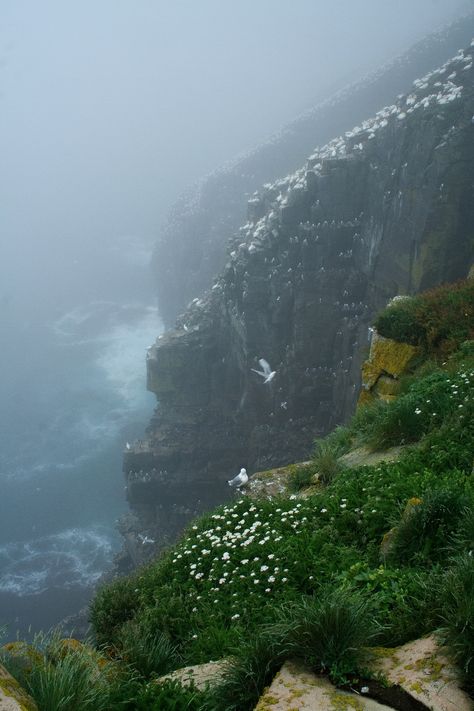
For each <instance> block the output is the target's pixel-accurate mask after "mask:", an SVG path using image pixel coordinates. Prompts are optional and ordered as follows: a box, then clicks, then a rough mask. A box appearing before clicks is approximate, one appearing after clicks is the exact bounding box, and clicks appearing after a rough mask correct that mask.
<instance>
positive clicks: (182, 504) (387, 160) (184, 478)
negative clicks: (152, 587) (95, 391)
mask: <svg viewBox="0 0 474 711" xmlns="http://www.w3.org/2000/svg"><path fill="white" fill-rule="evenodd" d="M473 53H474V46H470V47H469V48H468V49H467V50H465V51H463V52H462V51H460V52H458V54H457V55H456V56H455V57H454V58H453V59H452V60H451V61H449V62H447V63H446V64H445V65H443V66H442V67H441V68H440V69H437V70H435V71H433V72H431V73H430V74H428V75H427V76H425V77H423V78H422V79H420V80H417V81H415V82H414V85H413V87H412V90H411V91H410V93H408V94H407V95H404V96H403V97H401V98H400V99H399V100H398V102H397V103H396V104H394V105H392V106H388V107H386V108H384V109H382V110H381V111H379V112H378V113H377V114H376V116H375V117H374V118H372V119H370V120H367V121H363V122H362V123H361V124H360V125H359V126H357V127H356V128H354V129H353V130H352V131H349V132H347V133H346V134H345V135H344V136H343V137H340V138H337V139H334V140H333V141H331V142H330V143H329V144H327V145H326V146H324V147H323V148H319V149H317V150H316V151H315V152H314V153H313V154H312V155H311V156H310V158H309V159H308V160H307V161H306V163H305V165H304V166H303V167H302V168H301V169H300V170H298V171H296V172H295V173H293V174H292V175H289V176H287V177H286V178H284V179H282V180H278V181H276V182H274V183H272V184H267V185H265V186H264V188H263V189H262V190H261V191H260V192H259V194H258V195H256V196H255V197H254V198H253V199H252V200H251V201H250V203H249V207H248V221H247V223H246V224H245V225H244V227H242V228H241V230H240V233H239V235H238V236H237V237H235V238H234V240H233V243H232V246H231V249H230V254H229V256H228V262H227V264H226V266H225V268H224V270H223V271H222V273H221V275H220V276H219V278H218V279H217V280H216V281H215V283H214V285H213V286H212V288H211V289H210V290H209V291H208V292H207V293H206V294H205V295H204V296H203V297H202V298H201V299H195V300H194V302H193V303H192V304H191V306H190V308H189V309H188V310H187V311H186V312H185V313H184V314H183V316H181V317H180V318H179V319H178V321H177V324H176V327H175V329H174V330H172V331H169V332H168V333H166V334H165V335H164V336H162V337H160V339H159V340H158V341H157V343H156V345H155V346H153V347H152V348H151V349H150V350H149V352H148V359H147V367H148V387H149V389H150V390H151V391H153V392H155V393H156V396H157V399H158V407H157V409H156V412H155V415H154V417H153V419H152V421H151V423H150V427H149V429H148V432H147V439H146V440H145V441H144V442H142V443H139V444H138V445H135V446H134V447H133V448H132V450H131V451H130V452H127V453H126V455H125V460H124V470H125V474H126V477H127V486H128V499H129V502H130V506H131V507H132V510H133V511H134V512H135V513H136V514H138V518H139V525H140V526H141V531H142V535H143V532H145V533H146V535H149V536H151V537H152V538H153V540H157V541H158V540H159V541H160V542H161V543H162V542H163V541H164V540H166V539H167V538H170V537H174V536H175V535H176V534H177V533H178V532H179V531H180V530H181V528H182V527H183V525H184V523H185V522H186V521H187V520H188V519H189V518H190V517H191V515H194V514H195V513H197V512H198V511H200V510H203V509H206V508H208V507H210V506H213V505H215V504H216V503H218V502H221V501H223V500H224V499H225V498H226V496H227V495H228V493H227V484H226V479H228V478H230V476H231V475H233V474H235V473H237V472H238V471H239V469H240V467H241V466H245V467H247V469H248V471H249V472H252V471H254V470H255V469H267V468H270V467H272V466H276V465H282V464H285V463H287V462H290V461H294V460H295V459H299V460H301V459H304V458H305V456H307V455H308V454H309V451H310V449H311V445H312V441H313V439H314V438H315V436H318V435H324V434H325V433H326V432H328V431H329V430H331V429H332V428H333V427H334V426H335V425H337V424H338V423H341V422H344V420H345V419H346V418H347V417H348V415H349V414H350V413H351V412H352V410H353V408H354V406H355V402H356V399H357V396H358V390H359V373H360V366H361V360H362V359H363V357H364V351H366V350H367V347H368V327H369V325H370V323H371V320H372V318H373V316H374V314H375V313H376V312H377V311H378V310H379V309H380V308H381V307H383V306H384V305H385V304H386V303H387V301H388V300H389V299H390V298H392V297H393V296H394V295H396V294H410V293H414V292H417V291H418V290H421V289H426V288H429V287H430V286H434V285H436V284H439V283H440V282H442V281H454V280H456V279H458V278H461V277H465V276H466V271H467V268H468V267H467V265H469V264H470V263H471V262H472V252H473V237H474V199H473V198H474V69H473ZM262 357H263V358H265V359H266V360H267V361H268V362H269V363H270V365H271V367H272V370H276V375H275V377H274V378H273V380H272V381H271V382H269V383H267V384H264V383H263V379H262V378H261V377H260V376H259V375H258V374H256V373H254V372H253V371H252V368H256V369H258V359H259V358H262ZM133 555H134V556H135V557H137V558H138V559H139V558H140V555H139V554H138V553H137V551H136V550H135V551H134V552H133Z"/></svg>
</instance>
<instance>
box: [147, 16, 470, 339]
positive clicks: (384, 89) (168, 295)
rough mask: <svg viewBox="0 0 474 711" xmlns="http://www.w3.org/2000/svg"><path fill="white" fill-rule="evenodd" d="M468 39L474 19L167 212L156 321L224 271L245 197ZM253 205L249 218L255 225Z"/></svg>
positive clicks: (157, 261) (343, 94) (325, 106)
mask: <svg viewBox="0 0 474 711" xmlns="http://www.w3.org/2000/svg"><path fill="white" fill-rule="evenodd" d="M473 36H474V15H471V16H468V17H465V18H463V19H462V20H460V21H459V22H457V23H455V24H453V25H452V26H451V27H449V28H447V29H445V30H443V31H442V32H440V33H437V34H434V35H432V36H430V37H428V38H426V39H424V40H423V41H421V42H419V43H418V44H416V45H415V46H414V47H413V48H412V49H411V50H410V51H408V52H407V53H406V54H404V55H402V56H401V57H399V58H397V59H396V60H394V61H393V62H391V63H390V64H387V65H386V66H384V67H382V68H381V69H380V70H379V71H378V72H376V73H374V74H373V75H370V76H368V77H366V78H365V79H363V80H361V81H359V82H357V83H355V84H353V85H351V86H349V87H346V88H345V89H343V90H341V91H338V92H337V93H336V94H334V95H332V96H330V97H329V98H328V99H326V100H325V101H323V102H322V103H321V104H319V105H318V106H316V107H315V108H314V109H313V110H312V111H309V112H307V113H306V114H305V115H304V116H302V117H301V118H300V119H298V120H297V121H295V122H294V123H292V124H290V125H289V126H287V127H286V128H285V129H284V130H283V131H282V132H281V133H280V134H279V135H277V136H274V137H273V138H272V140H270V141H268V142H267V143H265V144H264V145H262V146H260V147H259V148H257V149H256V150H255V151H253V152H251V153H249V154H248V155H246V156H244V157H243V158H241V159H240V160H237V161H236V162H235V163H234V164H233V165H230V166H227V167H226V168H224V169H221V170H219V171H216V172H215V173H213V174H212V175H210V176H209V177H208V178H206V179H204V180H203V181H202V182H201V183H200V184H199V185H197V186H196V187H195V188H193V189H192V190H190V192H189V194H187V195H185V196H183V197H182V198H181V199H180V201H179V202H178V203H177V204H176V205H175V207H174V209H173V210H172V213H171V215H170V217H169V221H168V224H167V225H166V227H165V228H164V229H163V231H162V233H161V235H160V238H159V241H158V244H157V247H156V251H155V256H154V272H155V274H156V284H157V290H158V296H159V304H160V310H161V315H162V317H163V319H164V321H165V323H166V324H167V325H168V326H171V325H172V324H173V322H174V320H175V318H176V316H177V314H179V313H181V312H182V311H183V309H184V308H185V307H186V305H187V304H188V303H189V301H190V300H191V299H192V298H193V297H195V296H197V295H199V294H201V293H202V292H203V291H204V290H205V289H207V288H208V286H209V283H210V282H211V280H212V279H213V278H214V277H215V275H216V274H218V273H219V272H220V271H221V269H222V268H223V267H224V264H225V260H226V254H227V241H228V239H229V238H230V237H231V236H232V235H233V234H234V233H235V232H236V231H237V230H238V228H239V226H240V225H241V224H242V223H243V222H244V221H245V218H246V209H247V206H246V203H247V199H248V197H249V196H251V195H252V193H253V192H254V191H255V190H257V189H259V188H260V186H261V185H263V184H264V183H265V182H268V181H273V180H275V179H276V178H278V177H280V176H281V175H285V174H287V173H289V172H291V171H293V170H295V169H297V168H298V167H299V166H301V165H302V163H303V161H304V160H305V158H306V157H307V156H308V154H309V153H310V152H311V151H312V150H313V148H314V146H315V145H316V144H318V143H319V144H320V145H323V144H324V143H326V142H327V141H329V140H331V138H333V137H334V136H336V135H338V134H341V133H343V132H344V131H347V130H348V129H350V128H351V127H352V126H354V125H355V123H357V122H360V121H362V120H363V119H365V118H366V117H367V116H370V115H371V114H372V113H375V111H377V110H378V109H379V108H380V107H381V106H384V105H385V104H387V103H391V102H392V101H394V100H395V97H396V96H397V95H398V94H400V93H401V92H406V91H409V89H410V85H411V82H412V81H413V79H415V78H416V77H417V76H421V75H422V74H424V73H425V72H427V71H429V70H430V69H432V68H433V67H436V66H438V65H440V64H441V63H442V62H444V61H446V60H447V59H449V58H450V57H451V56H452V55H453V54H454V53H455V52H456V50H457V48H458V47H463V46H466V45H467V44H469V42H470V41H471V39H472V37H473ZM259 209H261V208H259V205H258V203H257V204H255V205H254V207H253V216H254V217H255V218H256V219H259V218H260V217H261V216H262V214H263V213H261V214H260V213H259V212H258V210H259Z"/></svg>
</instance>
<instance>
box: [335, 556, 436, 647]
mask: <svg viewBox="0 0 474 711" xmlns="http://www.w3.org/2000/svg"><path fill="white" fill-rule="evenodd" d="M443 572H444V571H443V568H442V566H439V565H438V566H433V567H432V568H431V569H429V570H423V569H419V570H417V569H414V568H412V567H408V566H407V567H404V568H398V567H397V568H396V567H388V566H387V565H379V566H378V567H371V566H370V565H369V564H368V563H366V562H362V561H360V562H358V563H356V564H355V565H353V566H351V568H349V569H348V570H345V571H344V572H342V573H341V575H340V578H339V580H340V585H341V586H342V587H344V588H346V589H347V588H348V589H349V590H351V589H352V590H356V591H359V592H360V593H361V594H362V595H363V596H364V598H365V599H366V600H369V601H370V606H371V610H372V615H373V617H374V619H375V620H377V622H378V623H379V625H380V636H379V639H378V642H379V643H380V644H382V645H384V646H390V647H392V646H398V645H400V644H404V643H405V642H409V641H410V640H412V639H415V638H417V637H422V636H423V635H425V634H427V633H428V632H430V631H431V630H432V629H433V627H435V626H436V622H437V617H436V616H437V602H438V593H437V592H436V587H437V585H438V584H439V579H440V578H441V576H442V575H443Z"/></svg>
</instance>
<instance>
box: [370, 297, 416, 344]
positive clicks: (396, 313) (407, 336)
mask: <svg viewBox="0 0 474 711" xmlns="http://www.w3.org/2000/svg"><path fill="white" fill-rule="evenodd" d="M416 306H417V303H416V300H415V299H413V298H411V299H406V300H405V299H404V300H403V301H402V300H400V301H394V302H393V304H390V305H389V306H387V307H386V308H385V309H384V310H383V311H382V312H381V313H380V314H379V315H378V317H377V319H376V321H375V328H376V329H377V331H378V333H380V335H381V336H385V338H393V339H394V340H396V341H403V342H404V343H410V344H411V345H417V344H418V343H420V342H421V341H422V340H424V338H425V337H426V330H425V327H424V326H423V324H422V323H419V321H418V318H417V308H416Z"/></svg>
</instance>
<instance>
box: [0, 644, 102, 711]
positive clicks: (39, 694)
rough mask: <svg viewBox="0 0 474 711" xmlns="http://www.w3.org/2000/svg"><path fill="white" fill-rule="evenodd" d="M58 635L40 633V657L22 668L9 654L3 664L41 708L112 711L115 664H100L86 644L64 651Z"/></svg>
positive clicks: (59, 710)
mask: <svg viewBox="0 0 474 711" xmlns="http://www.w3.org/2000/svg"><path fill="white" fill-rule="evenodd" d="M58 642H59V637H58V635H55V634H53V635H37V636H36V637H35V641H34V643H33V646H34V647H35V648H37V647H39V648H40V649H38V650H37V651H38V656H37V657H36V658H35V661H34V663H33V664H32V665H31V667H29V668H28V669H25V668H23V669H21V668H20V667H19V666H18V664H15V660H14V659H12V667H11V668H10V665H9V660H8V655H6V656H5V655H4V656H3V659H2V663H3V664H4V665H5V666H6V667H7V669H9V670H11V673H12V674H13V675H14V676H15V678H16V679H17V681H18V682H19V683H20V684H21V685H22V686H23V687H24V688H25V689H26V690H27V691H28V693H29V694H30V695H31V697H32V698H33V699H34V700H35V702H36V704H37V705H38V708H39V709H41V711H71V709H74V711H108V708H109V706H108V699H109V680H108V676H109V672H111V670H112V667H113V663H112V662H105V661H104V660H103V663H102V664H101V665H99V663H98V657H97V655H96V654H94V653H93V652H91V650H90V648H88V647H85V646H83V645H80V646H78V647H77V648H76V649H74V650H69V651H67V652H65V653H64V652H63V653H61V652H60V647H59V646H58Z"/></svg>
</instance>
